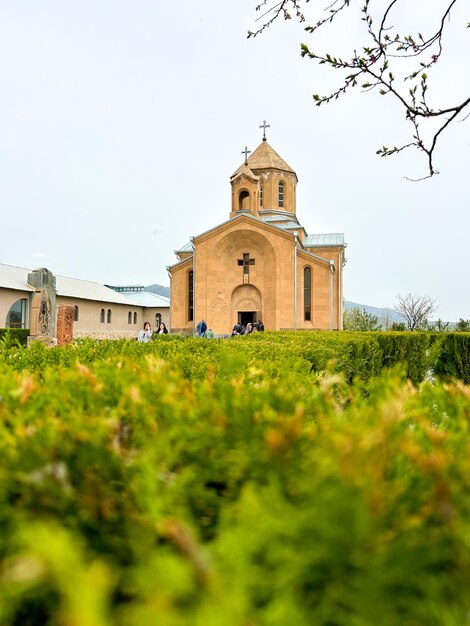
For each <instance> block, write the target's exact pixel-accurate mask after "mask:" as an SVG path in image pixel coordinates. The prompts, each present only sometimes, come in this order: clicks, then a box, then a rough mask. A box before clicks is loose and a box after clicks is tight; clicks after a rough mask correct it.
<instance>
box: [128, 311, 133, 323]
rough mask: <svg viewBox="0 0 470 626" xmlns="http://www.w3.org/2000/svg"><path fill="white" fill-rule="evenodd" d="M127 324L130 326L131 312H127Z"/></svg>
mask: <svg viewBox="0 0 470 626" xmlns="http://www.w3.org/2000/svg"><path fill="white" fill-rule="evenodd" d="M127 323H128V324H132V311H129V313H128V314H127Z"/></svg>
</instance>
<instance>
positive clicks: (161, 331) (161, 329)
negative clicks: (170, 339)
mask: <svg viewBox="0 0 470 626" xmlns="http://www.w3.org/2000/svg"><path fill="white" fill-rule="evenodd" d="M157 335H168V328H167V327H166V326H165V324H164V323H163V322H162V323H161V324H160V326H159V327H158V330H157Z"/></svg>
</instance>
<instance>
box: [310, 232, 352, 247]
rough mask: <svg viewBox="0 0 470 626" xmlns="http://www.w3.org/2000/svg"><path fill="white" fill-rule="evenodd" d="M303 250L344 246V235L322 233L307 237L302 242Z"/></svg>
mask: <svg viewBox="0 0 470 626" xmlns="http://www.w3.org/2000/svg"><path fill="white" fill-rule="evenodd" d="M303 243H304V247H305V248H328V247H329V246H344V245H345V243H344V233H324V234H321V235H308V237H307V238H306V239H305V240H304V242H303Z"/></svg>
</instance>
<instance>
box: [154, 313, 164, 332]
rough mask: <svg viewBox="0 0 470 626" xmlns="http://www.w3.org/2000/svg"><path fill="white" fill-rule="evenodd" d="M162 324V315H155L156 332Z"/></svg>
mask: <svg viewBox="0 0 470 626" xmlns="http://www.w3.org/2000/svg"><path fill="white" fill-rule="evenodd" d="M161 323H162V314H161V313H157V314H156V315H155V329H156V330H158V329H159V328H160V324H161Z"/></svg>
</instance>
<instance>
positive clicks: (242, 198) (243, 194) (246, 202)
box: [238, 190, 250, 211]
mask: <svg viewBox="0 0 470 626" xmlns="http://www.w3.org/2000/svg"><path fill="white" fill-rule="evenodd" d="M249 208H250V194H249V193H248V191H246V190H243V191H240V195H239V196H238V210H239V211H244V210H245V211H247V210H248V209H249Z"/></svg>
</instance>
